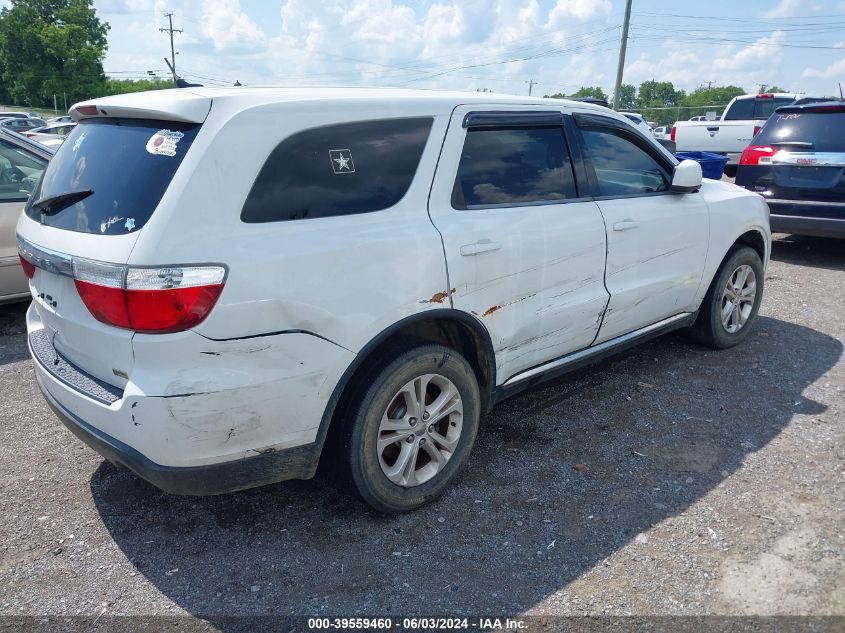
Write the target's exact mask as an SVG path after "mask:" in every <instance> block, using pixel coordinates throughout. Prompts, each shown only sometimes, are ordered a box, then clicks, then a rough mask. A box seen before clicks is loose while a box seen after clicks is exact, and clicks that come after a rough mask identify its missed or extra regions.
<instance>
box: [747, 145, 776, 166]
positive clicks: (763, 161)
mask: <svg viewBox="0 0 845 633" xmlns="http://www.w3.org/2000/svg"><path fill="white" fill-rule="evenodd" d="M776 153H777V150H776V149H775V148H774V147H769V146H768V145H749V146H748V147H746V148H745V149H744V150H742V156H741V157H740V159H739V164H740V165H769V164H771V162H772V156H774V155H775V154H776Z"/></svg>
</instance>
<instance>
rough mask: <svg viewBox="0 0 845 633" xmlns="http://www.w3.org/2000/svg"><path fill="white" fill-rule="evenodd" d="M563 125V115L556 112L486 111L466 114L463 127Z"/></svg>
mask: <svg viewBox="0 0 845 633" xmlns="http://www.w3.org/2000/svg"><path fill="white" fill-rule="evenodd" d="M556 125H563V113H562V112H558V111H557V110H549V111H536V110H522V111H520V110H502V111H499V110H486V111H482V112H468V113H467V114H466V115H465V116H464V121H463V126H464V127H465V128H469V129H482V128H498V127H547V126H556Z"/></svg>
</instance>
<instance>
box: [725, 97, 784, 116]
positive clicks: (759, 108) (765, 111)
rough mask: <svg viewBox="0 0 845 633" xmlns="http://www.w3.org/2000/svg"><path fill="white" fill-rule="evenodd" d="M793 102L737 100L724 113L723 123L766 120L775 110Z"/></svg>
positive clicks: (777, 98)
mask: <svg viewBox="0 0 845 633" xmlns="http://www.w3.org/2000/svg"><path fill="white" fill-rule="evenodd" d="M793 101H795V99H793V98H792V97H774V98H765V99H737V100H736V101H734V103H733V105H732V106H731V107H730V109H729V110H728V111H727V112H726V113H725V121H748V120H751V119H754V120H755V121H756V120H759V119H763V120H765V119H768V118H769V116H771V114H772V112H774V111H775V109H777V108H779V107H781V106H784V105H789V104H790V103H792V102H793Z"/></svg>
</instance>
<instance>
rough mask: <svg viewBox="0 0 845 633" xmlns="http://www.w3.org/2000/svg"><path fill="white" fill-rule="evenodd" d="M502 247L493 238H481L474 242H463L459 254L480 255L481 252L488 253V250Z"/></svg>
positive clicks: (466, 255) (465, 255)
mask: <svg viewBox="0 0 845 633" xmlns="http://www.w3.org/2000/svg"><path fill="white" fill-rule="evenodd" d="M500 248H502V245H501V244H499V243H498V242H494V241H493V240H488V239H483V240H478V241H477V242H476V243H475V244H464V245H463V246H461V255H463V256H464V257H468V256H470V255H480V254H481V253H489V252H490V251H497V250H499V249H500Z"/></svg>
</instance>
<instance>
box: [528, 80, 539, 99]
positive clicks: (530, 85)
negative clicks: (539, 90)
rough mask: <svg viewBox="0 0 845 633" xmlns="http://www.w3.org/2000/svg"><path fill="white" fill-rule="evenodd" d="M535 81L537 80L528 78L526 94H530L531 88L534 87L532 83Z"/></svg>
mask: <svg viewBox="0 0 845 633" xmlns="http://www.w3.org/2000/svg"><path fill="white" fill-rule="evenodd" d="M536 83H537V82H536V81H534V80H533V79H529V80H528V96H529V97H530V96H531V89H532V88H533V87H534V84H536Z"/></svg>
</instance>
